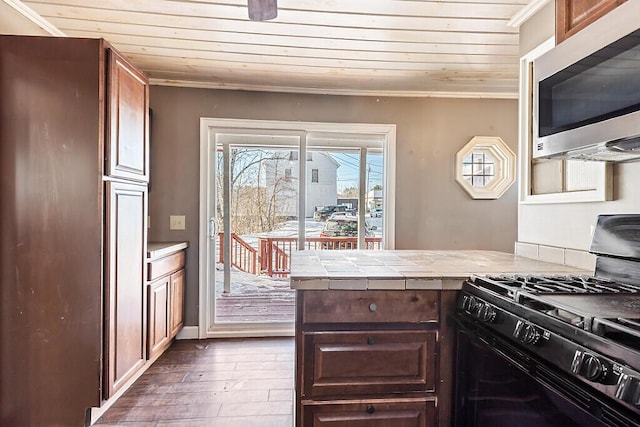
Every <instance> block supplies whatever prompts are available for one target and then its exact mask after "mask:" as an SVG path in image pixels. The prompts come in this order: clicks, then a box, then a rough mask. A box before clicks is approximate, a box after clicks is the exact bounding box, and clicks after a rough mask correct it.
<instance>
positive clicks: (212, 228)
mask: <svg viewBox="0 0 640 427" xmlns="http://www.w3.org/2000/svg"><path fill="white" fill-rule="evenodd" d="M217 228H218V227H216V219H215V218H214V217H211V218H209V239H215V238H216V234H218V233H217V230H216V229H217Z"/></svg>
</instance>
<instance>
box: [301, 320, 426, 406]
mask: <svg viewBox="0 0 640 427" xmlns="http://www.w3.org/2000/svg"><path fill="white" fill-rule="evenodd" d="M304 340H305V343H304V348H305V349H306V351H307V352H308V356H307V357H306V359H305V366H304V381H303V383H304V385H305V395H306V396H311V397H314V398H315V397H319V396H340V395H371V394H373V395H376V394H393V393H402V392H428V391H430V392H433V391H435V375H436V369H435V368H436V366H435V354H436V332H435V331H424V330H417V331H411V330H410V331H404V330H389V331H387V330H364V331H348V332H343V331H334V332H331V333H326V332H309V333H307V334H305V335H304Z"/></svg>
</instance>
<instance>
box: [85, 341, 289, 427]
mask: <svg viewBox="0 0 640 427" xmlns="http://www.w3.org/2000/svg"><path fill="white" fill-rule="evenodd" d="M293 373H294V341H293V338H261V339H217V340H213V339H212V340H189V341H176V342H175V343H174V344H173V345H172V346H171V348H169V350H167V352H166V353H165V354H163V355H162V356H161V357H160V358H159V359H158V360H157V361H156V362H155V363H154V364H153V366H151V367H150V368H149V370H147V372H145V373H144V374H143V375H142V377H140V379H138V381H136V383H135V384H134V385H133V386H132V387H131V388H130V389H129V390H128V391H127V392H126V393H125V394H124V395H123V396H122V397H121V398H120V399H119V400H118V401H117V402H115V404H114V405H113V406H112V407H111V408H109V409H108V410H107V412H105V414H104V415H103V416H102V417H101V418H100V419H99V420H98V421H97V422H96V424H94V425H96V426H100V427H106V426H123V427H151V426H184V427H187V426H189V427H192V426H195V427H198V426H203V427H204V426H215V427H227V426H233V427H240V426H242V427H254V426H255V427H290V426H291V425H292V423H293V418H292V417H293V416H292V414H293Z"/></svg>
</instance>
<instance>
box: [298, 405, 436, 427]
mask: <svg viewBox="0 0 640 427" xmlns="http://www.w3.org/2000/svg"><path fill="white" fill-rule="evenodd" d="M301 414H302V419H303V420H304V423H298V425H304V426H309V427H359V426H362V427H391V426H393V427H434V426H437V425H438V424H437V417H436V405H435V399H389V400H384V399H379V400H365V401H358V402H352V403H344V402H341V403H326V404H325V403H323V404H305V405H303V406H302V410H301Z"/></svg>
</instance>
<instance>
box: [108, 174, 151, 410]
mask: <svg viewBox="0 0 640 427" xmlns="http://www.w3.org/2000/svg"><path fill="white" fill-rule="evenodd" d="M107 194H108V196H109V198H108V199H107V210H106V211H107V221H106V224H107V227H106V239H105V240H106V244H107V250H106V257H107V263H106V265H107V266H108V269H107V271H106V286H105V290H106V295H105V316H106V319H105V328H106V331H105V332H106V338H107V339H106V340H105V345H106V348H105V378H106V387H105V398H109V397H111V396H112V395H113V394H114V393H115V392H117V391H118V390H119V389H120V388H121V387H122V386H123V385H124V383H126V381H127V380H129V379H130V378H131V377H132V376H133V375H134V374H135V373H137V372H138V371H139V370H140V369H141V368H142V367H143V365H144V363H145V361H146V355H147V352H146V341H147V340H146V334H147V327H146V326H147V318H146V302H145V301H146V298H145V287H144V283H145V269H144V267H145V257H144V254H145V252H146V251H145V248H146V236H147V235H146V217H147V188H146V186H144V185H134V184H128V183H122V182H115V181H111V182H107Z"/></svg>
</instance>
